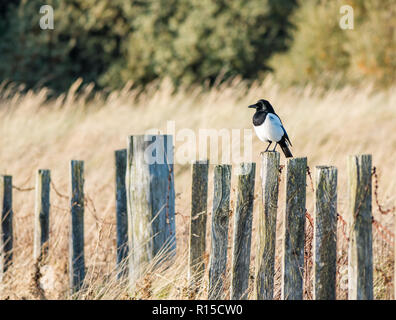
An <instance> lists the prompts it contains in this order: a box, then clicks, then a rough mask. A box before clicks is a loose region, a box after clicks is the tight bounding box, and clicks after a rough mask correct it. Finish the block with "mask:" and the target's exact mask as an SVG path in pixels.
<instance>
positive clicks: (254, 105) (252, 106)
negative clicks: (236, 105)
mask: <svg viewBox="0 0 396 320" xmlns="http://www.w3.org/2000/svg"><path fill="white" fill-rule="evenodd" d="M248 108H254V109H256V108H257V105H256V104H252V105H250V106H249V107H248Z"/></svg>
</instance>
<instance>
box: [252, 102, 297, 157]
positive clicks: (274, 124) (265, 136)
mask: <svg viewBox="0 0 396 320" xmlns="http://www.w3.org/2000/svg"><path fill="white" fill-rule="evenodd" d="M249 108H254V109H256V113H255V114H254V116H253V127H254V131H256V135H257V137H258V138H259V139H260V140H261V141H263V142H269V144H268V146H267V149H265V151H268V148H269V147H270V145H271V144H272V142H275V147H274V149H273V150H272V151H275V149H276V146H277V145H278V144H279V145H280V147H281V148H282V151H283V153H284V154H285V157H286V158H291V157H293V155H292V153H291V152H290V149H289V145H290V146H291V145H292V144H291V142H290V139H289V136H288V135H287V132H286V130H285V128H284V127H283V124H282V121H281V119H280V118H279V117H278V115H277V114H276V113H275V110H274V108H273V107H272V105H271V104H270V103H269V101H267V100H264V99H261V100H259V101H257V103H256V104H252V105H251V106H249Z"/></svg>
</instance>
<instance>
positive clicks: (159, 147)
mask: <svg viewBox="0 0 396 320" xmlns="http://www.w3.org/2000/svg"><path fill="white" fill-rule="evenodd" d="M126 188H127V214H128V246H129V249H130V250H131V254H130V259H129V271H128V272H129V278H130V284H131V285H132V284H133V283H134V282H135V280H136V279H137V278H138V277H140V275H141V274H142V273H143V272H144V268H145V267H146V265H147V263H148V262H150V261H152V260H153V258H154V256H156V255H157V254H159V253H160V252H161V253H162V254H163V256H164V254H165V253H166V254H167V256H171V255H173V254H174V252H175V249H176V238H175V234H176V228H175V189H174V172H173V142H172V136H170V135H139V136H130V137H129V139H128V159H127V174H126Z"/></svg>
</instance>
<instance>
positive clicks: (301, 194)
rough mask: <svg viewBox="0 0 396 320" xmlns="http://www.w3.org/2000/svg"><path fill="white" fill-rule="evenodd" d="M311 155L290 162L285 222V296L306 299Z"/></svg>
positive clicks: (289, 298) (288, 163) (283, 280)
mask: <svg viewBox="0 0 396 320" xmlns="http://www.w3.org/2000/svg"><path fill="white" fill-rule="evenodd" d="M306 172H307V158H294V159H288V161H287V172H286V211H285V216H284V223H283V237H282V238H283V239H284V246H283V257H282V294H281V295H282V299H283V300H302V298H303V272H304V228H305V212H306V209H305V198H306V190H305V188H306Z"/></svg>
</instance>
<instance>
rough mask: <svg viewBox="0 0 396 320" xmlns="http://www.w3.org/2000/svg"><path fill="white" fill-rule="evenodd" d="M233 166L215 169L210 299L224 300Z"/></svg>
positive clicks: (216, 167) (222, 166) (220, 166)
mask: <svg viewBox="0 0 396 320" xmlns="http://www.w3.org/2000/svg"><path fill="white" fill-rule="evenodd" d="M230 188H231V165H227V164H223V165H216V166H215V167H214V194H213V211H212V227H211V249H210V260H209V288H208V299H209V300H218V299H224V298H225V297H224V291H225V287H224V281H225V277H226V267H227V246H228V222H229V215H230Z"/></svg>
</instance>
